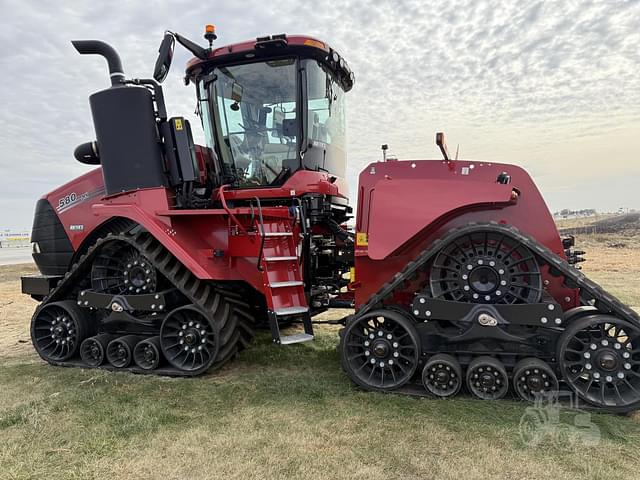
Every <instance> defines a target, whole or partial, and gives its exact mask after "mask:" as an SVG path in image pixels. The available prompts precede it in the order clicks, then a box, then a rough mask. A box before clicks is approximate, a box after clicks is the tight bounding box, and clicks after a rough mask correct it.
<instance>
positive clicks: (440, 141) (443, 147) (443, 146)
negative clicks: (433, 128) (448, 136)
mask: <svg viewBox="0 0 640 480" xmlns="http://www.w3.org/2000/svg"><path fill="white" fill-rule="evenodd" d="M436 145H437V146H438V147H440V151H441V152H442V156H443V157H444V159H445V160H446V161H447V162H448V161H449V159H450V157H449V152H448V150H447V143H446V142H445V140H444V132H438V133H436Z"/></svg>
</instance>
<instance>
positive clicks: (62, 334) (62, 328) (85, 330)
mask: <svg viewBox="0 0 640 480" xmlns="http://www.w3.org/2000/svg"><path fill="white" fill-rule="evenodd" d="M87 315H88V313H87V312H86V311H85V310H83V309H81V308H79V307H78V306H77V305H76V302H74V301H73V300H64V301H62V302H54V303H49V304H46V305H44V306H43V307H42V308H39V309H38V310H36V313H35V314H34V315H33V318H32V319H31V341H32V342H33V346H34V347H35V349H36V351H37V352H38V355H40V357H42V359H43V360H46V361H47V362H63V361H65V360H69V359H70V358H72V357H73V356H74V355H76V353H78V350H79V348H80V344H81V343H82V341H83V340H84V339H85V338H86V337H87V336H89V335H91V334H92V333H93V332H92V325H91V322H90V319H89V317H88V316H87Z"/></svg>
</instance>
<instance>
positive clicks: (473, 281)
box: [469, 266, 500, 294]
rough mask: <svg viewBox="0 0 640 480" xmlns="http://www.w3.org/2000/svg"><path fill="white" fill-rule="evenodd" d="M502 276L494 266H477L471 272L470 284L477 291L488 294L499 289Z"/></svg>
mask: <svg viewBox="0 0 640 480" xmlns="http://www.w3.org/2000/svg"><path fill="white" fill-rule="evenodd" d="M499 282H500V276H499V275H498V272H497V271H496V270H494V269H493V268H492V267H485V266H482V267H476V268H474V269H473V270H471V273H470V274H469V284H470V285H471V288H473V289H474V290H475V291H476V292H478V293H482V294H486V293H493V292H495V291H496V290H497V289H498V285H499Z"/></svg>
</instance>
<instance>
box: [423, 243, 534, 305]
mask: <svg viewBox="0 0 640 480" xmlns="http://www.w3.org/2000/svg"><path fill="white" fill-rule="evenodd" d="M430 286H431V293H432V295H433V297H434V298H439V299H443V300H452V301H456V302H470V303H485V304H495V303H499V304H513V303H536V302H538V301H539V300H540V297H541V295H542V290H543V289H542V274H541V272H540V266H539V265H538V261H537V260H536V257H535V255H533V253H532V252H531V250H529V249H528V248H527V247H526V246H525V245H524V244H522V243H521V242H520V241H518V240H516V239H515V238H512V237H511V236H509V235H507V234H501V233H493V232H483V231H477V232H474V233H471V234H468V235H467V234H465V235H460V236H459V237H458V238H455V239H453V240H452V241H451V242H449V243H448V244H447V245H445V247H444V248H443V249H442V250H441V251H440V252H439V253H438V254H437V255H436V257H435V259H434V261H433V265H432V267H431V271H430Z"/></svg>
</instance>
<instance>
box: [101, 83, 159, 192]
mask: <svg viewBox="0 0 640 480" xmlns="http://www.w3.org/2000/svg"><path fill="white" fill-rule="evenodd" d="M89 103H90V105H91V113H92V114H93V124H94V127H95V131H96V139H97V141H98V149H99V151H100V163H101V164H102V173H103V175H104V184H105V189H106V192H107V195H113V194H116V193H121V192H127V191H131V190H136V189H140V188H153V187H163V186H165V185H166V182H167V180H166V176H165V174H164V167H163V162H164V161H163V156H162V150H161V146H160V141H159V138H158V131H157V127H156V116H155V111H154V108H153V99H152V95H151V92H150V91H149V90H148V89H146V88H144V87H138V86H113V87H111V88H108V89H106V90H102V91H100V92H97V93H94V94H93V95H91V96H90V97H89Z"/></svg>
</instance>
